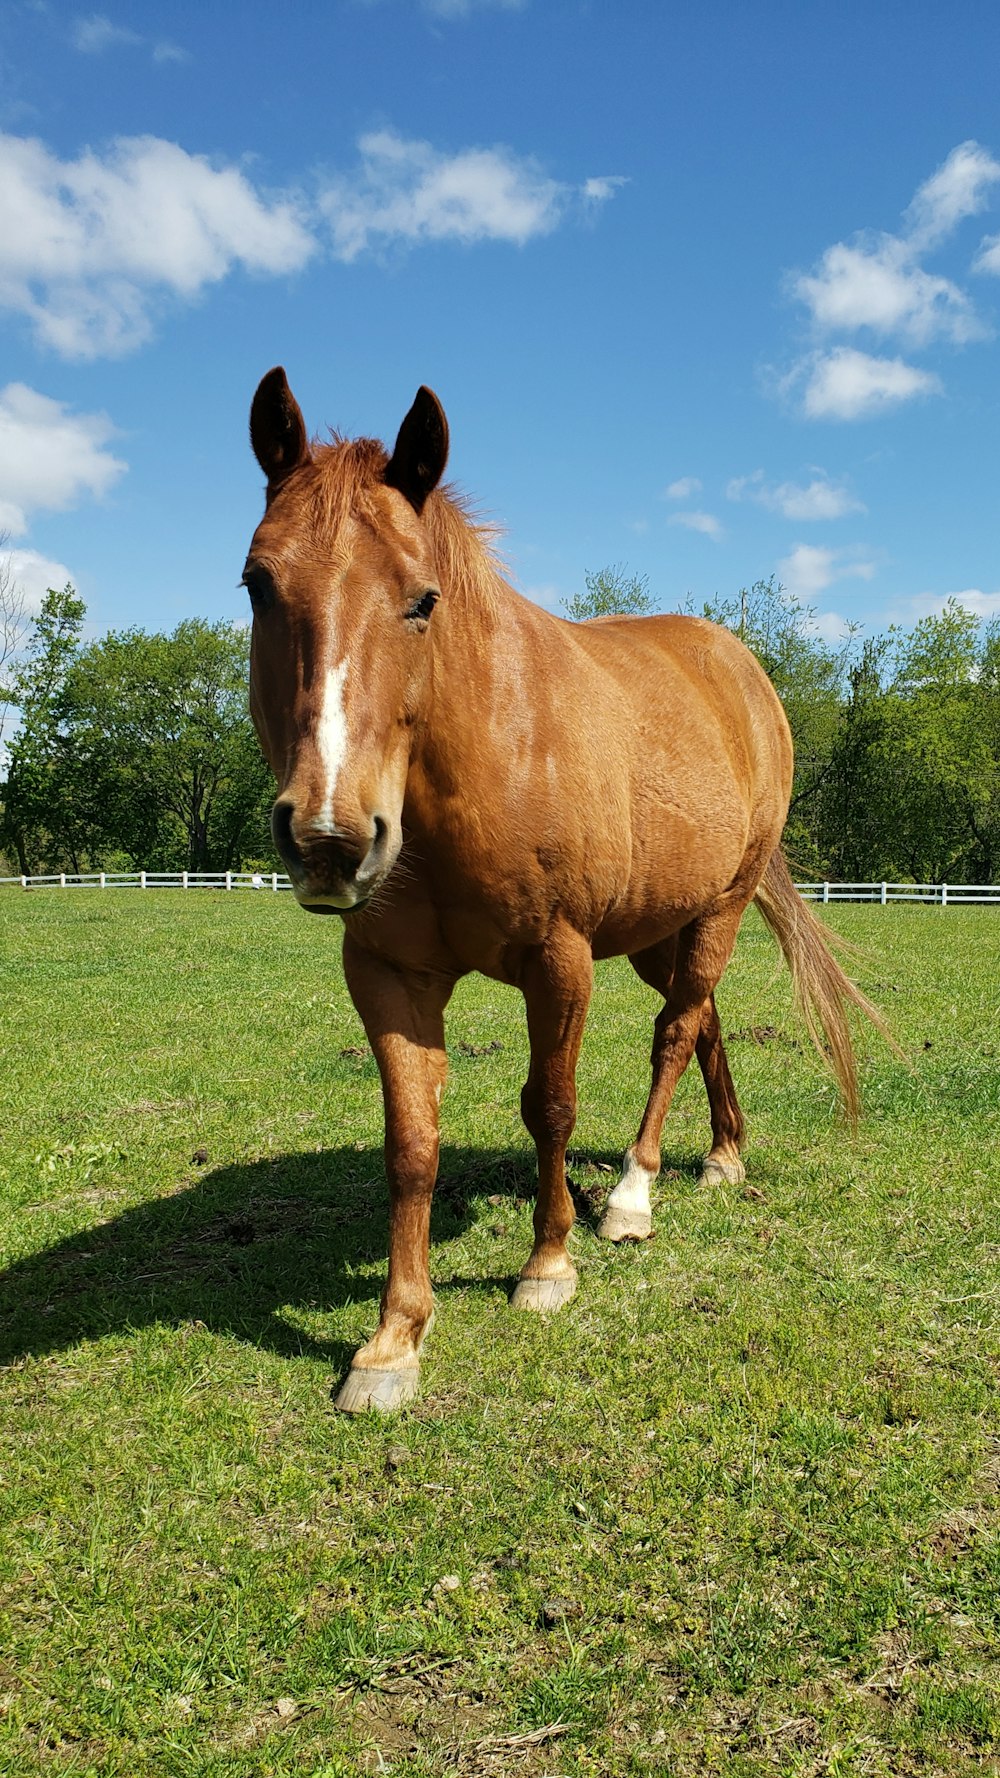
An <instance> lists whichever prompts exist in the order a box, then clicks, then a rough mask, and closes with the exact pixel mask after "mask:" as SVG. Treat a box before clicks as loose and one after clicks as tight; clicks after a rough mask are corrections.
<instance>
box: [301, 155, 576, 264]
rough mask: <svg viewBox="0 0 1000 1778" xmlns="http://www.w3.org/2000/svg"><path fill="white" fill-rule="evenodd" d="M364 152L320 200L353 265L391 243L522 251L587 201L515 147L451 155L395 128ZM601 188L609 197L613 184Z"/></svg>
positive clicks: (338, 247) (337, 244) (339, 251)
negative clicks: (496, 244) (506, 244)
mask: <svg viewBox="0 0 1000 1778" xmlns="http://www.w3.org/2000/svg"><path fill="white" fill-rule="evenodd" d="M358 147H359V149H360V151H361V167H360V169H359V170H358V172H357V173H355V174H353V175H352V176H350V177H338V178H334V179H331V180H330V181H329V183H328V184H327V186H326V189H325V190H324V191H323V192H322V193H321V195H320V200H319V203H320V209H321V211H322V212H323V214H324V215H325V217H326V219H327V221H328V223H329V226H330V231H331V234H332V236H333V248H334V252H335V254H336V255H337V258H338V259H343V260H346V261H351V260H353V259H356V258H357V257H358V255H359V254H360V253H363V252H365V251H366V250H368V249H373V248H378V247H379V246H384V245H385V244H387V243H390V242H403V243H410V244H412V243H415V242H418V241H445V240H452V241H462V242H465V243H470V242H473V241H485V240H491V241H510V242H513V243H515V244H516V245H517V246H521V245H523V244H524V242H525V241H529V240H531V239H532V237H533V236H535V235H546V234H550V233H551V232H552V230H553V229H554V228H555V227H556V226H557V224H558V223H559V222H560V221H561V220H562V217H563V215H564V214H565V211H566V209H567V207H568V206H569V204H570V203H572V201H573V199H574V197H577V196H579V195H581V193H580V192H579V191H578V190H577V188H574V187H572V186H568V185H564V184H562V183H560V182H559V181H558V180H556V179H551V178H549V176H548V175H547V174H546V173H544V172H543V171H542V169H541V168H540V167H539V166H538V165H537V163H536V162H535V161H533V160H530V159H525V158H523V157H520V156H518V155H515V154H513V153H512V152H511V150H510V149H509V148H502V147H501V148H466V149H461V150H460V151H459V152H458V153H457V154H451V155H448V154H442V153H441V152H440V151H439V150H438V149H436V148H434V147H432V145H431V144H430V143H429V142H419V141H413V140H408V139H407V138H405V137H403V136H399V135H397V134H396V133H395V131H393V130H376V131H373V132H371V133H370V134H368V135H366V136H362V137H361V140H360V142H359V144H358ZM591 183H593V182H591ZM598 183H600V184H601V185H602V186H603V187H606V188H607V189H606V190H604V191H603V192H602V195H603V196H605V197H607V196H609V195H610V187H611V181H610V180H603V181H599V182H598ZM582 191H583V193H584V194H585V193H586V187H584V188H582ZM593 195H594V194H593V193H591V196H593Z"/></svg>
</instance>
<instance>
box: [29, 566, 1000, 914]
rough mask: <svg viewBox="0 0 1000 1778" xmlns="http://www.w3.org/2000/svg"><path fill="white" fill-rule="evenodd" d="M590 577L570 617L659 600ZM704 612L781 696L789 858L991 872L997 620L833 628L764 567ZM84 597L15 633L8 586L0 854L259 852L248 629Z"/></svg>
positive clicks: (46, 857) (999, 787)
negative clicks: (147, 617)
mask: <svg viewBox="0 0 1000 1778" xmlns="http://www.w3.org/2000/svg"><path fill="white" fill-rule="evenodd" d="M586 587H587V590H586V593H585V594H581V595H578V597H577V598H576V599H574V600H571V601H569V602H567V606H566V609H567V612H568V614H569V615H570V616H572V617H575V618H578V619H579V618H590V617H596V616H602V615H607V614H611V613H616V612H625V613H627V614H630V615H641V614H643V613H644V612H647V611H649V610H651V608H652V604H651V600H650V598H649V593H648V589H647V586H646V583H645V581H644V580H642V579H640V578H637V577H635V576H631V575H629V574H628V573H627V572H626V571H625V570H624V569H621V568H609V569H604V570H602V571H601V572H600V573H597V574H590V575H588V576H587V577H586ZM3 591H4V587H3V585H2V577H0V594H2V593H3ZM701 615H704V616H706V617H709V618H712V619H714V621H715V622H717V623H724V624H726V625H727V626H728V627H729V628H730V629H732V630H734V631H736V633H737V634H738V635H740V636H741V637H742V638H743V640H744V641H745V642H746V643H747V645H748V646H749V647H750V648H752V649H753V651H754V653H755V654H756V655H757V656H758V658H759V660H760V661H761V663H762V665H763V666H764V668H765V670H766V671H767V673H768V674H769V675H770V678H771V680H772V682H773V683H774V685H775V688H776V690H777V691H778V694H779V696H780V697H781V699H782V702H783V703H784V706H785V709H786V711H787V713H788V718H789V722H790V724H791V728H792V734H793V737H794V740H795V748H796V767H795V781H794V786H793V791H792V803H791V809H790V811H789V818H788V825H787V828H786V832H785V846H786V849H787V851H788V853H789V856H790V858H791V861H792V863H793V866H794V868H795V870H796V871H797V872H798V873H800V874H801V875H803V876H814V877H829V878H831V879H841V880H848V881H852V880H853V881H859V882H869V881H876V882H877V881H881V880H882V879H883V878H887V879H889V880H890V881H902V882H943V881H950V882H956V883H957V882H961V881H964V882H983V883H985V882H993V881H995V880H997V877H998V874H1000V623H997V622H994V623H992V624H989V625H986V626H982V625H980V624H979V623H978V622H977V620H976V619H975V617H974V616H972V615H971V614H970V613H969V612H967V611H966V610H964V608H963V607H961V606H960V605H958V604H957V603H955V602H951V603H949V604H948V605H946V606H945V608H944V610H943V611H941V612H940V613H936V614H933V615H930V616H927V617H925V618H922V619H921V620H920V621H919V622H918V623H917V624H916V625H915V626H914V627H913V628H912V629H903V628H892V629H890V630H889V631H888V632H887V633H886V634H885V635H881V636H876V637H870V638H862V637H861V636H860V635H858V634H856V633H855V634H851V635H848V636H847V637H846V638H844V640H843V641H840V642H836V643H831V642H828V641H826V640H824V638H823V637H822V636H821V635H820V634H819V633H818V632H817V629H816V627H815V622H814V615H813V613H812V611H811V610H810V609H809V608H808V607H806V606H804V605H802V604H800V603H799V602H798V601H797V600H795V599H793V598H790V597H789V596H788V595H787V594H786V593H785V592H784V591H783V589H782V588H781V587H780V586H779V585H778V584H777V583H776V582H775V581H774V580H773V579H772V580H767V581H758V582H756V583H755V584H754V585H753V586H751V587H749V588H744V589H742V590H741V591H740V593H739V594H737V596H736V597H735V598H733V599H722V598H720V599H716V600H714V601H712V602H710V603H709V604H707V605H705V606H703V607H702V608H701ZM85 616H86V612H85V607H84V604H83V601H82V600H81V599H80V598H79V597H78V596H77V594H76V593H75V591H74V589H73V588H72V587H71V586H67V587H65V588H64V589H63V590H62V591H61V592H58V591H50V592H49V593H48V594H47V595H46V597H45V600H44V602H43V604H42V607H41V610H40V612H39V615H38V617H37V618H36V619H35V621H34V623H33V624H32V625H30V626H28V627H27V632H26V633H25V631H24V628H23V626H22V628H21V630H20V631H17V627H16V625H14V624H13V620H12V618H11V607H10V604H9V602H8V605H7V607H6V628H4V622H3V621H0V741H3V739H4V738H5V737H4V732H3V731H4V725H5V724H6V729H7V734H6V752H5V754H4V755H2V758H3V763H2V765H0V865H6V869H0V874H13V873H14V872H16V873H17V874H25V875H40V874H44V873H47V872H52V871H59V870H66V871H73V872H76V871H81V870H98V869H106V870H114V869H138V868H143V867H145V868H148V869H150V870H189V871H208V870H238V869H248V868H255V867H258V868H261V869H267V870H270V869H272V868H274V866H275V863H276V860H275V856H274V852H273V848H272V845H271V839H270V830H269V812H270V804H271V799H272V796H273V784H272V780H271V777H270V773H269V771H268V769H267V767H266V765H265V763H264V761H263V759H262V757H261V754H260V749H259V747H258V745H257V740H256V737H255V735H254V732H253V728H252V725H251V723H250V719H249V715H248V711H247V680H248V673H249V634H248V632H247V631H246V630H245V629H241V628H236V627H234V626H233V625H231V624H228V623H216V624H209V623H204V622H202V621H200V620H198V619H191V620H188V621H186V622H184V623H182V624H180V625H178V627H177V629H175V630H174V631H173V633H172V634H170V635H162V634H149V633H147V632H146V631H144V630H141V629H136V628H133V629H127V630H121V631H113V632H110V633H109V634H108V635H105V636H103V637H101V638H99V639H98V640H97V641H85V640H84V637H83V627H84V620H85ZM4 618H5V610H4V607H3V599H2V597H0V620H4ZM5 653H6V657H7V658H6V660H4V655H5Z"/></svg>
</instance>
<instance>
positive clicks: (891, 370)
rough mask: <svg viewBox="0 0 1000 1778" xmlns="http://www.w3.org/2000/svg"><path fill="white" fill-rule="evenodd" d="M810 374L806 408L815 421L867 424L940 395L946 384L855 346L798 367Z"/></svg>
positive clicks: (898, 360)
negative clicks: (920, 397)
mask: <svg viewBox="0 0 1000 1778" xmlns="http://www.w3.org/2000/svg"><path fill="white" fill-rule="evenodd" d="M804 371H807V372H808V381H807V383H806V387H805V393H804V395H803V409H804V411H805V413H806V415H807V416H808V418H809V419H811V420H862V419H868V418H869V417H870V416H871V415H873V414H882V413H886V412H888V411H889V409H891V408H894V407H899V406H900V404H901V403H902V402H904V401H912V400H913V399H914V397H916V396H918V395H939V394H940V393H941V379H940V377H937V376H935V375H934V373H933V372H932V371H927V370H918V369H917V368H916V366H915V365H912V364H906V363H904V361H903V359H901V358H872V357H870V356H869V354H868V353H867V352H859V351H857V350H856V349H855V348H854V347H853V346H837V347H835V348H834V350H833V351H832V352H826V353H818V354H816V355H815V356H814V357H813V358H812V359H807V360H805V361H804V362H803V363H802V364H800V365H799V366H797V367H796V370H795V372H793V378H792V379H789V380H788V384H786V386H788V385H789V384H790V383H791V382H792V381H793V380H795V379H797V378H798V377H800V376H801V375H802V373H803V372H804Z"/></svg>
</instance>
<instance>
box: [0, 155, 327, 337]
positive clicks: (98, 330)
mask: <svg viewBox="0 0 1000 1778" xmlns="http://www.w3.org/2000/svg"><path fill="white" fill-rule="evenodd" d="M314 251H315V242H314V240H313V239H312V236H311V235H310V233H309V231H308V229H307V228H306V227H305V226H304V223H303V221H302V218H301V216H300V214H299V207H298V205H297V204H296V203H295V202H293V201H292V200H291V199H289V198H275V199H268V198H264V197H262V196H261V195H260V194H259V193H258V192H257V191H256V190H255V189H254V187H253V186H252V185H251V183H250V181H249V180H248V179H247V178H246V176H245V174H244V173H242V172H241V171H240V170H239V169H238V168H236V167H215V166H213V165H212V164H211V163H210V162H209V161H208V160H206V159H205V158H204V157H203V156H200V155H191V154H187V153H186V152H185V150H184V149H183V148H179V147H178V146H177V145H176V144H175V143H173V142H165V141H162V140H160V139H159V138H157V137H155V136H137V137H129V138H124V137H123V138H121V139H119V140H118V141H116V142H114V143H113V144H112V145H111V147H110V149H108V151H107V152H106V153H105V154H104V155H103V156H101V155H98V154H95V153H92V152H90V151H87V152H86V153H84V154H82V155H81V156H80V158H79V159H78V160H75V161H60V160H59V159H58V158H57V157H56V156H55V155H54V154H52V153H50V151H49V150H48V149H47V148H46V147H45V146H44V144H43V143H41V142H38V141H32V140H28V139H22V138H19V137H15V136H9V135H0V307H4V308H7V309H12V310H14V311H15V312H18V313H20V314H23V315H26V316H28V317H29V318H30V320H31V321H32V323H33V325H34V328H35V332H36V335H37V337H38V338H39V340H40V341H41V342H42V343H43V344H45V345H48V346H52V347H54V348H55V349H56V350H57V351H58V352H61V353H62V354H63V355H64V356H66V357H69V358H93V357H97V356H100V355H103V354H108V355H112V356H113V355H117V354H119V353H122V352H126V351H128V350H130V349H131V348H132V347H133V346H135V345H138V344H140V343H141V342H142V341H143V340H144V339H146V338H147V337H148V335H149V333H150V330H151V322H150V315H149V308H150V304H151V301H152V299H153V296H154V293H156V292H157V291H167V292H169V293H171V294H173V295H175V296H181V297H186V298H188V299H190V298H193V297H195V296H197V295H198V293H199V292H200V291H201V290H202V289H203V288H204V286H205V285H206V284H211V283H215V282H217V281H218V280H219V279H221V278H223V277H225V275H226V273H227V272H229V271H230V270H231V269H232V267H233V266H234V265H242V266H243V267H245V268H246V269H247V270H249V271H253V272H263V273H271V274H278V273H283V272H288V271H295V270H297V269H298V268H299V267H300V266H302V265H304V264H305V263H306V261H307V260H308V259H309V258H310V257H311V255H312V254H313V252H314Z"/></svg>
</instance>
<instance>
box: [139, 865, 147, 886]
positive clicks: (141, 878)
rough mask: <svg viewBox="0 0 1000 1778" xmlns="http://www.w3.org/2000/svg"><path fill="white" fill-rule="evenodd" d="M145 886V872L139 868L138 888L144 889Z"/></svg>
mask: <svg viewBox="0 0 1000 1778" xmlns="http://www.w3.org/2000/svg"><path fill="white" fill-rule="evenodd" d="M145 887H146V873H145V871H144V870H141V871H140V872H139V888H140V889H145Z"/></svg>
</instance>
